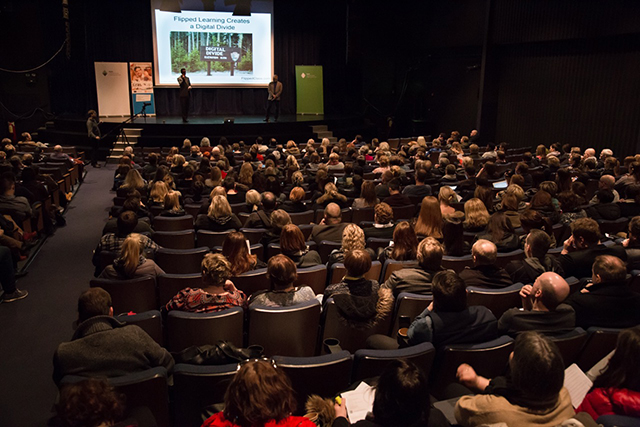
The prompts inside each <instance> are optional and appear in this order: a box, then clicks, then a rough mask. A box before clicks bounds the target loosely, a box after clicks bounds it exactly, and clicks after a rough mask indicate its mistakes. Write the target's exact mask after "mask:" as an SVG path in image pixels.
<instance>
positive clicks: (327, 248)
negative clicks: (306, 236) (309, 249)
mask: <svg viewBox="0 0 640 427" xmlns="http://www.w3.org/2000/svg"><path fill="white" fill-rule="evenodd" d="M340 248H342V243H336V242H331V241H329V240H323V241H321V242H320V245H319V246H318V253H319V254H320V259H321V260H322V262H323V263H325V264H326V263H327V262H328V261H329V255H330V254H331V252H332V251H333V250H334V249H340Z"/></svg>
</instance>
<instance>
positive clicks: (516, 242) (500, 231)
mask: <svg viewBox="0 0 640 427" xmlns="http://www.w3.org/2000/svg"><path fill="white" fill-rule="evenodd" d="M478 239H486V240H489V241H491V242H493V243H494V244H495V245H496V247H497V248H498V252H511V251H514V250H516V249H518V248H519V247H520V239H519V238H518V235H517V234H516V233H515V230H514V229H513V227H512V226H511V221H509V218H507V216H506V215H505V214H504V212H496V213H494V214H493V215H491V217H490V218H489V222H488V223H487V228H486V230H485V232H484V233H480V234H478Z"/></svg>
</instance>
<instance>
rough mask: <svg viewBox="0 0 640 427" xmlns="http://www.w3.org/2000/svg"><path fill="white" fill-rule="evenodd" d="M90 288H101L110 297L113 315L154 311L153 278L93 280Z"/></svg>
mask: <svg viewBox="0 0 640 427" xmlns="http://www.w3.org/2000/svg"><path fill="white" fill-rule="evenodd" d="M89 286H90V287H92V288H102V289H104V290H105V291H107V292H109V295H111V303H112V307H113V313H114V314H120V313H128V312H130V311H132V312H134V313H142V312H144V311H149V310H156V309H157V308H158V307H157V302H156V280H155V279H154V278H153V277H138V278H135V279H130V280H109V279H93V280H91V282H89Z"/></svg>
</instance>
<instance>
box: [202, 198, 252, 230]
mask: <svg viewBox="0 0 640 427" xmlns="http://www.w3.org/2000/svg"><path fill="white" fill-rule="evenodd" d="M260 212H262V211H260ZM252 215H253V214H252ZM194 226H195V229H196V230H209V231H217V232H220V231H227V230H239V229H241V228H242V222H241V221H240V220H239V219H238V217H237V216H236V214H234V213H233V212H232V211H231V206H230V205H229V202H228V201H227V198H226V197H225V196H222V195H217V196H214V197H213V198H212V199H211V204H210V205H209V210H208V212H207V214H206V215H202V214H201V215H198V216H197V218H196V221H195V224H194ZM247 228H250V227H247Z"/></svg>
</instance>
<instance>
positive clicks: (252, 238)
mask: <svg viewBox="0 0 640 427" xmlns="http://www.w3.org/2000/svg"><path fill="white" fill-rule="evenodd" d="M240 232H242V234H244V238H245V239H247V240H248V241H249V243H251V244H252V245H255V244H257V243H260V240H261V239H262V237H263V236H264V234H265V233H266V232H267V229H266V228H241V229H240ZM216 246H218V245H216ZM261 259H262V257H261Z"/></svg>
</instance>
